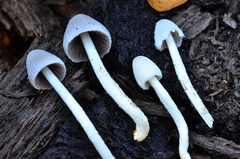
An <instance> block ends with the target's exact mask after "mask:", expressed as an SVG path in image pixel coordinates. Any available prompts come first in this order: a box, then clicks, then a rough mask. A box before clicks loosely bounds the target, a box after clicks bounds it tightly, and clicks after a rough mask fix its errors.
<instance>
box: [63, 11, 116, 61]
mask: <svg viewBox="0 0 240 159" xmlns="http://www.w3.org/2000/svg"><path fill="white" fill-rule="evenodd" d="M85 32H89V35H90V37H91V39H92V41H93V43H94V45H95V47H96V49H97V52H98V53H99V56H100V57H101V58H102V57H103V56H104V55H105V54H107V53H108V52H109V50H110V48H111V44H112V40H111V35H110V33H109V31H108V30H107V29H106V28H105V27H104V26H103V25H102V24H101V23H100V22H98V21H96V20H95V19H93V18H91V17H90V16H87V15H84V14H78V15H75V16H74V17H73V18H72V19H70V21H69V23H68V25H67V28H66V31H65V33H64V37H63V48H64V51H65V53H66V55H67V56H68V58H69V59H70V60H72V61H73V62H81V61H88V60H89V59H88V56H87V53H86V51H85V48H84V46H83V44H82V40H81V38H80V36H79V35H80V34H82V33H85Z"/></svg>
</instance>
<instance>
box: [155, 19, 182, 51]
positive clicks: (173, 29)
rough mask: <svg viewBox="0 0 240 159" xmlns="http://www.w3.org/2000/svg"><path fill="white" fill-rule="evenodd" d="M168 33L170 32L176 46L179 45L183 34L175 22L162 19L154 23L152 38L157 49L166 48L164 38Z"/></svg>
mask: <svg viewBox="0 0 240 159" xmlns="http://www.w3.org/2000/svg"><path fill="white" fill-rule="evenodd" d="M170 33H171V34H172V36H173V39H174V41H175V43H176V45H177V47H179V46H181V44H182V39H183V37H184V34H183V32H182V30H181V29H180V28H179V27H178V26H177V25H176V24H175V23H173V22H172V21H170V20H168V19H162V20H159V21H158V22H157V23H156V26H155V31H154V40H155V47H156V48H157V49H158V50H160V51H162V50H164V49H165V48H168V45H167V43H166V39H167V37H168V35H169V34H170Z"/></svg>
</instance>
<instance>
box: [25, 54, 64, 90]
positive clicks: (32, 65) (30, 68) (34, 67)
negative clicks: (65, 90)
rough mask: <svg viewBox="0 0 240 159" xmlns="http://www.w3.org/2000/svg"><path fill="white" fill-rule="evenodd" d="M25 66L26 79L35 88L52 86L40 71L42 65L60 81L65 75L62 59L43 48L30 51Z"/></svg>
mask: <svg viewBox="0 0 240 159" xmlns="http://www.w3.org/2000/svg"><path fill="white" fill-rule="evenodd" d="M26 67H27V73H28V79H29V81H30V83H31V84H32V86H33V87H34V88H36V89H50V88H52V86H51V84H50V83H49V82H48V80H47V79H46V78H45V77H44V75H43V74H42V73H41V70H42V69H43V68H44V67H48V68H49V69H50V70H51V71H52V72H53V74H54V75H55V76H56V77H57V78H58V79H59V80H60V81H62V80H63V79H64V77H65V75H66V67H65V65H64V63H63V61H62V60H61V59H60V58H58V57H57V56H55V55H53V54H51V53H49V52H47V51H44V50H33V51H31V52H30V53H29V54H28V56H27V60H26Z"/></svg>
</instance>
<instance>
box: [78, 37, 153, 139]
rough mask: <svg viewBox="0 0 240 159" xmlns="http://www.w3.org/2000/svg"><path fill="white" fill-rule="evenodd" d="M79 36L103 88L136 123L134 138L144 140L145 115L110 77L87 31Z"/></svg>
mask: <svg viewBox="0 0 240 159" xmlns="http://www.w3.org/2000/svg"><path fill="white" fill-rule="evenodd" d="M80 37H81V39H82V43H83V45H84V48H85V50H86V52H87V55H88V58H89V60H90V62H91V64H92V67H93V70H94V72H95V74H96V76H97V78H98V80H99V81H100V83H101V84H102V86H103V88H104V89H105V90H106V92H107V93H108V94H109V95H110V96H111V97H112V98H113V99H114V101H115V102H116V103H117V104H118V106H119V107H120V108H122V109H123V110H124V111H125V112H126V113H127V114H128V115H129V116H130V117H131V118H132V119H133V121H134V122H135V123H136V131H134V140H136V141H139V142H140V141H142V140H144V139H145V138H146V136H147V135H148V132H149V123H148V119H147V117H146V116H145V115H144V114H143V112H142V111H141V110H140V109H139V108H138V107H137V106H136V105H135V104H134V103H133V102H132V100H131V99H130V98H128V97H127V96H126V94H125V93H124V92H123V91H122V89H121V88H120V87H119V86H118V84H117V83H116V82H115V81H114V80H113V79H112V78H111V76H110V75H109V73H108V72H107V70H106V68H105V67H104V65H103V63H102V61H101V59H100V56H99V54H98V52H97V50H96V48H95V46H94V44H93V42H92V39H91V37H90V36H89V33H82V34H80Z"/></svg>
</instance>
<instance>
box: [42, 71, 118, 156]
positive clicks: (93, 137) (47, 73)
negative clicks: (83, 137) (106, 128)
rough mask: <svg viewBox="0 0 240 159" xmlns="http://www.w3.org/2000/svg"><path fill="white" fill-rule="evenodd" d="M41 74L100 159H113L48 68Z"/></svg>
mask: <svg viewBox="0 0 240 159" xmlns="http://www.w3.org/2000/svg"><path fill="white" fill-rule="evenodd" d="M41 72H42V73H43V75H44V76H45V77H46V79H47V80H48V82H49V83H50V84H51V85H52V87H53V88H54V89H55V90H56V92H57V93H58V94H59V95H60V97H61V98H62V99H63V101H64V102H65V103H66V105H67V106H68V107H69V109H70V110H71V111H72V113H73V115H74V116H75V118H76V119H77V121H78V122H79V123H80V124H81V126H82V128H83V129H84V131H85V132H86V134H87V136H88V138H89V139H90V141H91V142H92V143H93V145H94V147H95V148H96V149H97V151H98V152H99V154H100V155H101V157H102V158H104V159H109V158H110V159H114V157H113V155H112V153H111V152H110V150H109V149H108V147H107V146H106V144H105V143H104V141H103V139H102V138H101V136H100V135H99V134H98V132H97V130H96V129H95V127H94V125H93V124H92V122H91V121H90V119H89V118H88V116H87V115H86V113H85V112H84V110H83V109H82V107H81V106H80V105H79V104H78V102H77V101H76V100H75V99H74V98H73V96H72V95H71V94H70V93H69V92H68V90H67V89H66V88H65V87H64V86H63V84H62V83H61V82H60V81H59V80H58V78H57V77H56V76H55V75H54V74H53V72H52V71H51V70H50V69H49V68H48V67H44V68H43V69H42V70H41Z"/></svg>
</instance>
